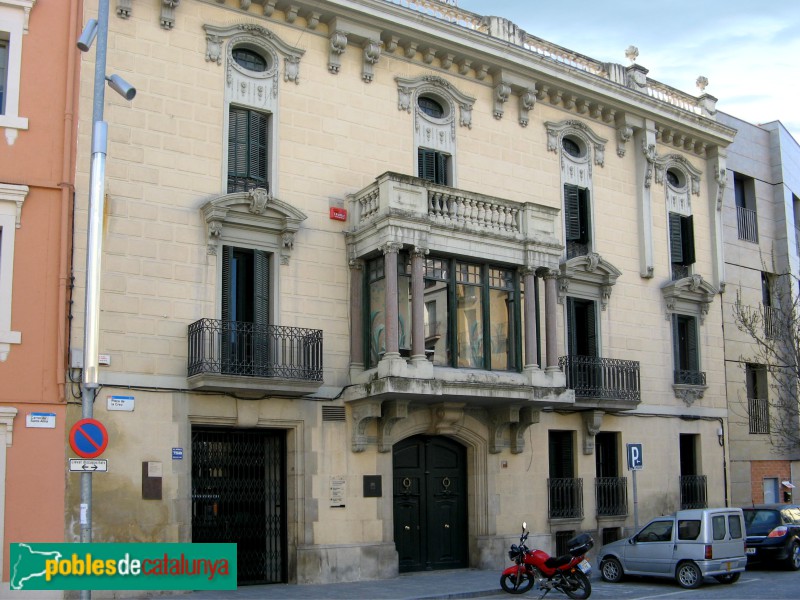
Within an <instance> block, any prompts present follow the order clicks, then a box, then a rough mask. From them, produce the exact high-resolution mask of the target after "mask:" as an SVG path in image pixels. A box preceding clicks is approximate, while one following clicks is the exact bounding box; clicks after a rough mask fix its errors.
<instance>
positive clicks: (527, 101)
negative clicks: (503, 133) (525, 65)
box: [519, 85, 536, 127]
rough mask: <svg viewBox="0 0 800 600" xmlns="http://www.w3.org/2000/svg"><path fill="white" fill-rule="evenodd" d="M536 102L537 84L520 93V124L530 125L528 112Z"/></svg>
mask: <svg viewBox="0 0 800 600" xmlns="http://www.w3.org/2000/svg"><path fill="white" fill-rule="evenodd" d="M535 104H536V86H535V85H534V86H533V87H532V88H528V89H527V90H525V91H523V92H522V93H521V94H520V95H519V124H520V125H522V126H523V127H527V126H528V113H529V112H530V111H531V110H532V109H533V107H534V105H535Z"/></svg>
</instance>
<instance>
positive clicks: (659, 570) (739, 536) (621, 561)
mask: <svg viewBox="0 0 800 600" xmlns="http://www.w3.org/2000/svg"><path fill="white" fill-rule="evenodd" d="M744 545H745V528H744V516H743V514H742V509H741V508H698V509H692V510H680V511H678V512H676V513H674V514H672V515H668V516H665V517H658V518H656V519H653V520H652V521H650V522H649V523H648V524H647V525H645V526H644V527H643V528H642V529H641V530H639V532H638V533H637V534H636V535H633V536H631V537H629V538H626V539H623V540H618V541H616V542H613V543H611V544H606V545H605V546H603V547H602V548H600V552H599V553H598V559H599V560H600V574H601V576H602V577H603V579H604V580H605V581H609V582H612V583H615V582H617V581H619V580H620V579H622V577H623V576H625V575H652V576H656V577H670V578H673V577H674V578H675V579H676V580H677V582H678V583H679V584H680V585H681V587H684V588H696V587H698V586H699V585H701V584H702V583H703V577H714V578H716V579H717V580H718V581H720V582H722V583H735V582H736V581H738V580H739V576H740V574H741V573H742V571H744V568H745V566H746V565H747V556H746V555H745V552H744Z"/></svg>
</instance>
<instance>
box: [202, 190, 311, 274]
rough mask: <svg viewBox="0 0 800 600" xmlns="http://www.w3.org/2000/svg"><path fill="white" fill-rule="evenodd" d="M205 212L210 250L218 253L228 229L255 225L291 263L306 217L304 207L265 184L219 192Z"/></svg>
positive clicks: (268, 242)
mask: <svg viewBox="0 0 800 600" xmlns="http://www.w3.org/2000/svg"><path fill="white" fill-rule="evenodd" d="M201 212H202V214H203V219H204V220H205V222H206V227H207V229H208V253H209V254H216V249H217V246H218V244H219V243H220V241H221V239H222V237H223V233H224V230H225V229H227V228H229V227H230V228H232V229H237V228H241V229H250V230H253V229H255V230H258V231H259V235H260V237H261V238H262V242H263V244H264V245H265V247H267V248H268V249H271V250H272V251H274V252H276V253H278V252H280V253H281V262H282V264H288V259H289V253H291V251H292V250H293V248H294V234H295V233H296V232H297V231H298V230H299V228H300V223H301V222H303V221H304V220H305V219H306V215H305V214H303V213H302V212H301V211H299V210H298V209H296V208H294V207H293V206H290V205H288V204H286V203H285V202H282V201H281V200H278V199H277V198H275V197H274V196H272V195H269V194H268V193H267V191H266V190H264V189H262V188H259V189H256V190H251V191H249V192H234V193H232V194H223V195H221V196H217V197H215V198H213V199H211V200H209V201H208V202H206V203H205V204H204V205H203V206H202V208H201ZM284 259H285V261H287V262H284Z"/></svg>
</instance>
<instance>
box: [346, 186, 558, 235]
mask: <svg viewBox="0 0 800 600" xmlns="http://www.w3.org/2000/svg"><path fill="white" fill-rule="evenodd" d="M348 199H349V202H350V207H351V208H350V213H351V215H352V218H353V226H354V228H355V229H360V228H361V227H363V226H364V225H365V224H367V223H368V222H370V221H375V220H377V219H380V218H382V217H384V216H389V215H403V216H407V217H411V218H413V219H423V220H426V221H428V223H429V224H430V225H432V226H437V227H442V228H446V229H451V230H453V229H456V230H462V231H466V232H472V233H476V234H479V235H480V234H484V235H493V236H500V237H508V238H513V239H532V238H538V239H543V238H548V237H550V236H553V234H554V233H555V232H554V227H555V223H556V221H557V220H556V214H557V212H558V211H557V210H556V209H552V208H549V207H546V206H540V205H538V204H534V203H530V202H525V203H519V202H513V201H510V200H506V199H502V198H495V197H493V196H486V195H484V194H479V193H476V192H470V191H465V190H459V189H456V188H451V187H447V186H443V185H437V184H434V183H431V182H429V181H427V180H424V179H420V178H418V177H411V176H408V175H401V174H399V173H392V172H387V173H384V174H383V175H381V176H380V177H378V178H377V179H376V181H375V182H374V183H372V184H370V185H369V186H367V187H366V188H364V189H362V190H361V191H359V192H356V193H355V194H352V195H351V196H349V197H348Z"/></svg>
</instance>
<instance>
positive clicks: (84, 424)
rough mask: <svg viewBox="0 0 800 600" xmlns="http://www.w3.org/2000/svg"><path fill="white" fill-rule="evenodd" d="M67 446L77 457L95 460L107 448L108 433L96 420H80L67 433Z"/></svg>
mask: <svg viewBox="0 0 800 600" xmlns="http://www.w3.org/2000/svg"><path fill="white" fill-rule="evenodd" d="M69 445H70V446H71V447H72V449H73V450H74V451H75V453H76V454H77V455H78V456H80V457H82V458H95V457H97V456H100V455H101V454H102V453H103V451H104V450H105V449H106V446H108V432H107V431H106V428H105V427H104V426H103V424H102V423H101V422H100V421H98V420H96V419H81V420H80V421H78V422H77V423H75V425H73V426H72V429H71V430H70V432H69Z"/></svg>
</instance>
